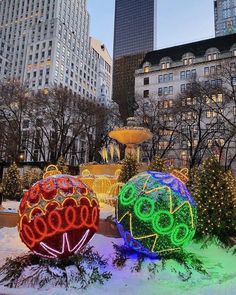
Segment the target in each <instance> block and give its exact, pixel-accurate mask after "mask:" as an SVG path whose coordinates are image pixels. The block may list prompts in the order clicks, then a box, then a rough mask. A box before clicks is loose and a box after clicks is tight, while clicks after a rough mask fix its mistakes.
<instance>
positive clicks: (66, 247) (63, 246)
mask: <svg viewBox="0 0 236 295" xmlns="http://www.w3.org/2000/svg"><path fill="white" fill-rule="evenodd" d="M19 215H20V221H19V225H18V228H19V234H20V238H21V240H22V241H23V242H24V243H25V244H26V246H27V247H28V248H29V249H30V250H31V251H33V252H34V253H35V254H37V255H39V256H43V257H47V258H66V257H68V256H70V255H73V254H76V253H78V252H79V251H80V250H81V249H82V248H83V246H85V245H86V244H87V243H88V241H89V240H90V239H91V238H92V237H93V235H94V234H95V233H96V231H97V229H98V223H99V204H98V201H97V199H96V197H95V195H94V193H93V192H92V191H91V190H90V189H89V188H88V187H87V186H86V185H85V184H84V183H83V182H82V181H81V180H79V179H78V178H76V177H74V176H70V175H62V174H61V175H57V176H50V177H47V178H45V179H42V180H40V181H38V182H37V183H35V184H34V185H33V186H32V187H31V188H30V189H29V190H28V191H26V192H25V193H24V195H23V198H22V200H21V203H20V208H19Z"/></svg>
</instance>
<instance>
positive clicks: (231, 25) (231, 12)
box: [214, 0, 236, 37]
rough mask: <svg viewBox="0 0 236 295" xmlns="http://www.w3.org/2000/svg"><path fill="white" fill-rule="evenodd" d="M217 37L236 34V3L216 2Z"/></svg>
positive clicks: (232, 0) (217, 0)
mask: <svg viewBox="0 0 236 295" xmlns="http://www.w3.org/2000/svg"><path fill="white" fill-rule="evenodd" d="M214 11H215V35H216V37H217V36H223V35H228V34H233V33H236V1H235V0H214Z"/></svg>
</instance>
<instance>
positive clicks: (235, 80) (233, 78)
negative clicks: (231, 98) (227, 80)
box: [232, 77, 236, 86]
mask: <svg viewBox="0 0 236 295" xmlns="http://www.w3.org/2000/svg"><path fill="white" fill-rule="evenodd" d="M232 85H233V86H236V77H232Z"/></svg>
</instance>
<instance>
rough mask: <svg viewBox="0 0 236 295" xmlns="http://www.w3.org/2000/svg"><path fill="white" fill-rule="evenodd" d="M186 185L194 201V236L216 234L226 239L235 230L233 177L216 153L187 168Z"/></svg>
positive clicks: (233, 234)
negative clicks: (222, 165)
mask: <svg viewBox="0 0 236 295" xmlns="http://www.w3.org/2000/svg"><path fill="white" fill-rule="evenodd" d="M189 188H190V190H191V192H192V195H193V197H194V199H195V201H196V203H197V208H198V227H197V237H199V238H202V237H204V236H206V235H207V236H216V237H218V238H219V239H220V240H221V241H222V242H224V243H227V240H228V238H229V237H231V236H235V234H236V203H235V196H236V180H235V178H234V177H233V175H232V173H231V171H227V172H225V171H224V169H223V168H222V167H221V166H220V164H219V161H218V160H217V158H216V157H212V158H210V159H208V160H206V161H205V162H204V164H203V167H202V168H201V170H200V169H196V168H195V169H194V170H193V171H192V172H191V182H190V184H189Z"/></svg>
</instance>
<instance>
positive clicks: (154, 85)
mask: <svg viewBox="0 0 236 295" xmlns="http://www.w3.org/2000/svg"><path fill="white" fill-rule="evenodd" d="M235 64H236V34H231V35H227V36H222V37H217V38H213V39H208V40H203V41H198V42H194V43H189V44H184V45H180V46H175V47H171V48H166V49H161V50H157V51H153V52H149V53H147V54H146V56H145V58H144V60H143V62H142V67H141V68H139V69H137V70H136V72H135V94H136V98H138V99H141V100H143V101H145V102H147V103H148V101H150V100H153V99H154V100H156V101H157V102H158V106H159V109H160V110H164V109H168V108H169V109H171V108H173V107H174V105H175V101H176V99H179V98H181V96H183V97H185V98H186V95H185V94H186V92H188V89H189V88H190V87H191V83H192V82H193V81H196V82H198V83H202V85H204V87H205V88H206V89H208V88H211V89H214V88H216V89H217V88H219V89H220V88H221V86H224V85H223V84H224V82H225V81H224V80H225V77H219V75H216V74H217V73H218V72H220V71H221V70H222V66H224V65H227V66H228V67H230V70H232V72H231V78H230V79H231V80H230V81H229V82H230V87H232V89H233V91H234V87H236V72H234V69H236V68H235ZM228 69H229V68H228ZM214 95H215V96H214V97H213V98H212V99H214V100H215V101H217V102H218V103H219V104H221V103H222V105H223V100H224V97H223V95H222V93H220V92H219V93H215V94H214ZM191 103H193V101H192V100H191V99H190V98H189V101H188V98H187V101H185V103H183V105H182V109H181V111H182V112H183V115H184V116H185V118H184V117H183V116H182V118H181V119H180V120H183V121H184V119H187V117H188V116H189V117H191V118H189V119H194V118H193V117H192V115H193V114H192V113H191V114H190V112H189V113H186V110H187V106H188V105H190V104H191ZM227 107H228V108H229V109H228V110H222V111H224V112H225V114H227V115H226V116H227V118H228V120H229V122H232V126H233V125H235V122H236V117H235V114H236V110H235V104H232V105H231V106H230V107H229V106H227ZM204 112H205V113H204V115H203V116H202V118H201V124H202V126H203V125H204V127H203V129H204V128H205V129H207V128H208V127H210V123H211V122H213V119H214V117H215V116H217V114H216V113H215V112H214V110H213V109H212V108H211V107H210V105H209V108H208V107H207V104H206V109H205V110H204ZM186 116H187V117H186ZM173 119H174V118H173V116H172V115H170V117H169V118H165V119H163V118H160V120H164V121H163V125H165V121H166V122H167V124H170V123H171V121H172V120H173ZM193 123H194V122H193ZM192 128H195V127H194V124H193V125H192ZM162 135H163V134H162ZM168 136H169V133H168V132H167V136H166V138H165V137H162V140H161V141H160V142H158V145H159V146H158V147H157V150H159V151H160V153H161V152H162V151H163V150H164V149H165V148H166V147H167V145H168V140H169V139H168ZM223 137H224V136H223ZM223 137H222V136H221V137H219V138H217V134H216V133H215V135H214V136H213V137H212V138H210V137H209V140H208V141H209V142H208V143H209V145H211V144H212V141H214V140H215V139H217V140H219V141H220V143H221V144H222V142H223V143H224V138H223ZM194 140H195V141H194V143H193V144H196V145H197V144H198V142H197V138H196V139H194ZM235 142H236V141H235V140H232V141H231V146H230V149H229V153H231V152H232V156H233V155H234V154H235V151H236V143H235ZM188 145H189V142H186V140H181V141H180V142H179V143H177V144H175V145H174V146H173V147H172V148H171V149H170V154H169V156H170V157H172V158H173V160H174V161H175V162H176V163H178V164H182V165H185V164H186V161H187V160H188V157H189V155H188V149H187V147H188ZM235 168H236V165H235V161H234V169H235Z"/></svg>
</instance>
